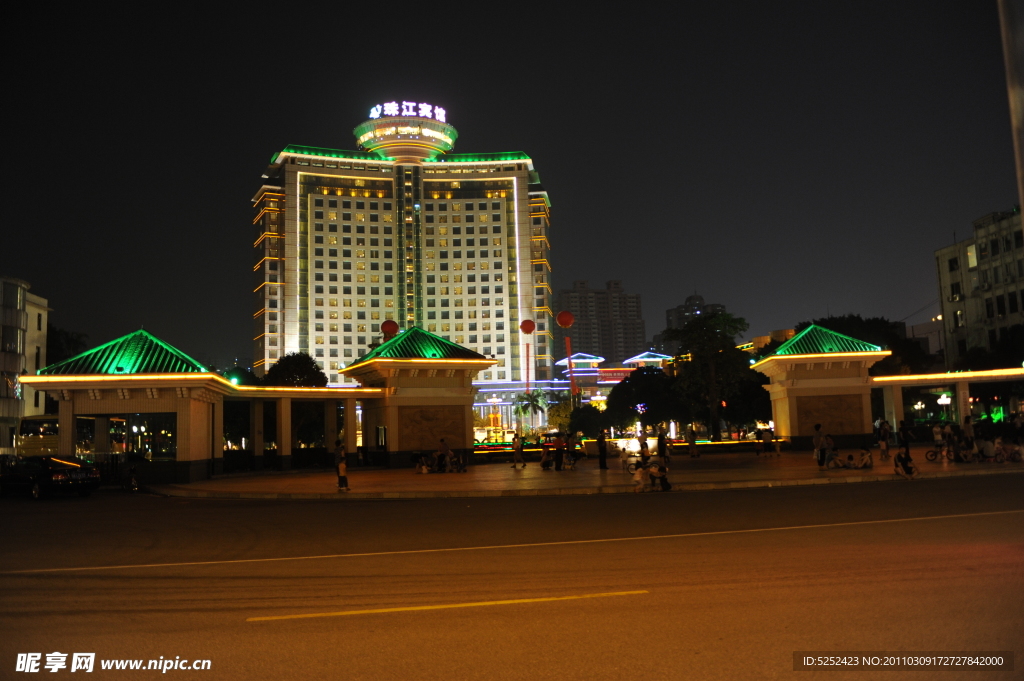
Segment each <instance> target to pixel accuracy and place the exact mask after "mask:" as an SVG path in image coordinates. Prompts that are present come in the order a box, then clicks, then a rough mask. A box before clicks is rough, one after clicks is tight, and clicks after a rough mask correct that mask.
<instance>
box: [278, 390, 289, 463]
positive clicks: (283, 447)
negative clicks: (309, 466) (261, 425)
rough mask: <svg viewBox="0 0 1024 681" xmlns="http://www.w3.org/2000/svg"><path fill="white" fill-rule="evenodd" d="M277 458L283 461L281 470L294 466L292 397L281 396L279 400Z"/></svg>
mask: <svg viewBox="0 0 1024 681" xmlns="http://www.w3.org/2000/svg"><path fill="white" fill-rule="evenodd" d="M277 458H278V460H279V461H280V462H281V470H283V471H287V470H290V469H291V467H292V398H290V397H280V398H278V400H277Z"/></svg>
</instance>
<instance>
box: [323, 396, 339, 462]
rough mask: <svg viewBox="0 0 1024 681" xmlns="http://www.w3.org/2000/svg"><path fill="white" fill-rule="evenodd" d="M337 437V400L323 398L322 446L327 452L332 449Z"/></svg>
mask: <svg viewBox="0 0 1024 681" xmlns="http://www.w3.org/2000/svg"><path fill="white" fill-rule="evenodd" d="M337 439H338V401H337V400H324V446H325V447H327V451H328V452H333V451H334V441H335V440H337Z"/></svg>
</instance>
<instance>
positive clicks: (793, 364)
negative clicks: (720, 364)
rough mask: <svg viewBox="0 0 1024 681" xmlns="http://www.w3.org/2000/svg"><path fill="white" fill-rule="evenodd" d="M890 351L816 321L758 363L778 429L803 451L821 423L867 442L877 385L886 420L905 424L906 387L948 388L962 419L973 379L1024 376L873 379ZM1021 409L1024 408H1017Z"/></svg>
mask: <svg viewBox="0 0 1024 681" xmlns="http://www.w3.org/2000/svg"><path fill="white" fill-rule="evenodd" d="M890 354H892V353H891V352H890V351H889V350H883V349H882V348H881V347H879V346H877V345H872V344H871V343H867V342H865V341H861V340H857V339H856V338H850V337H849V336H844V335H843V334H841V333H836V332H835V331H831V330H830V329H826V328H824V327H820V326H815V325H811V326H809V327H807V328H806V329H804V330H803V331H801V332H800V333H798V334H797V335H796V336H794V337H793V338H791V339H789V340H788V341H786V342H785V343H783V344H782V345H780V346H779V347H778V349H777V350H776V351H775V352H774V353H772V354H771V355H768V356H767V357H764V358H762V359H761V360H760V361H758V362H757V363H755V364H753V365H752V366H751V368H753V369H755V370H757V371H760V372H761V373H763V374H765V375H766V376H768V377H769V378H770V379H771V382H770V383H769V384H768V385H766V386H764V388H765V390H767V391H768V393H769V395H771V401H772V418H773V419H774V421H775V433H776V435H778V436H779V437H783V438H789V439H791V440H792V442H793V444H794V446H796V447H797V448H803V449H809V448H810V447H811V439H812V438H813V436H814V424H816V423H820V424H822V430H823V431H825V432H826V433H828V434H830V435H832V436H833V438H835V439H836V441H837V444H839V445H840V446H860V445H861V444H864V443H865V442H866V441H867V438H870V437H871V436H872V434H873V430H874V428H873V421H874V417H875V416H879V415H878V414H875V415H873V414H872V409H871V390H872V389H874V388H881V391H882V400H883V404H884V407H883V410H884V418H885V419H886V420H888V421H889V423H890V424H892V426H893V427H894V428H895V427H898V426H899V423H900V421H902V420H904V417H905V416H906V414H905V410H904V405H903V394H902V393H903V388H906V387H911V386H914V387H922V386H935V387H949V390H950V392H951V393H952V392H955V393H956V399H955V402H954V401H953V400H952V399H951V400H950V401H951V402H952V403H953V404H952V405H951V409H950V413H949V420H951V421H953V422H955V423H961V424H962V423H963V418H964V417H965V416H967V415H969V414H971V402H970V384H971V383H990V382H1006V381H1020V380H1024V368H1015V369H994V370H991V371H964V372H950V373H941V374H903V375H896V376H869V375H868V370H869V369H870V368H871V367H872V366H873V365H874V364H875V363H877V362H879V361H880V360H882V359H885V358H886V357H888V356H889V355H890ZM1017 408H1019V405H1018V406H1017Z"/></svg>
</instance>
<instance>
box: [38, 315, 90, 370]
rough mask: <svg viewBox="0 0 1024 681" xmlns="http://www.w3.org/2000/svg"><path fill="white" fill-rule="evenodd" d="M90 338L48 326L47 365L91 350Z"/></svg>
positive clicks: (48, 324) (75, 332)
mask: <svg viewBox="0 0 1024 681" xmlns="http://www.w3.org/2000/svg"><path fill="white" fill-rule="evenodd" d="M88 339H89V336H87V335H86V334H84V333H78V332H77V331H67V330H65V329H62V328H60V327H57V326H54V325H53V324H50V323H47V324H46V363H47V364H56V363H57V362H63V361H64V360H66V359H70V358H72V357H74V356H75V355H80V354H82V353H83V352H85V351H86V350H88V349H89V343H88Z"/></svg>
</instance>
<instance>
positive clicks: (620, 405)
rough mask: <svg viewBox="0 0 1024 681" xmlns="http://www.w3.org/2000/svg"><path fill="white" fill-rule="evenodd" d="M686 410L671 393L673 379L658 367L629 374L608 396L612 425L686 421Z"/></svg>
mask: <svg viewBox="0 0 1024 681" xmlns="http://www.w3.org/2000/svg"><path fill="white" fill-rule="evenodd" d="M685 413H686V410H685V408H684V407H683V405H682V403H681V402H680V400H679V396H678V394H677V393H676V392H675V391H673V390H672V379H671V378H669V377H668V376H667V375H666V374H665V372H664V371H662V370H661V369H659V368H658V367H640V368H639V369H636V370H635V371H632V372H630V373H629V375H628V376H626V378H624V379H623V380H622V381H620V382H619V384H618V385H616V386H615V387H614V388H612V391H611V393H609V395H608V407H607V418H608V421H609V425H614V426H618V427H627V426H629V425H632V424H634V423H636V422H637V421H640V423H641V424H643V425H645V426H651V425H654V424H657V423H662V422H663V421H669V420H673V419H679V418H684V415H685Z"/></svg>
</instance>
